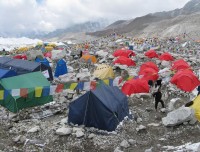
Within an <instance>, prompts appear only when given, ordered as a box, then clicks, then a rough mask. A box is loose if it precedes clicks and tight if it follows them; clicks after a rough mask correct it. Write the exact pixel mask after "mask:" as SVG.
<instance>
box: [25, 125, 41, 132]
mask: <svg viewBox="0 0 200 152" xmlns="http://www.w3.org/2000/svg"><path fill="white" fill-rule="evenodd" d="M39 130H40V127H39V126H35V127H33V128H31V129H29V130H28V133H34V132H37V131H39Z"/></svg>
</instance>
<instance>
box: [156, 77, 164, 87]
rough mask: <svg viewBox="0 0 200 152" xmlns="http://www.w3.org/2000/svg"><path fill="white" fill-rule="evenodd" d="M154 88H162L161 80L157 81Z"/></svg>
mask: <svg viewBox="0 0 200 152" xmlns="http://www.w3.org/2000/svg"><path fill="white" fill-rule="evenodd" d="M155 86H156V88H157V87H158V88H161V86H162V79H159V80H157V81H156V84H155Z"/></svg>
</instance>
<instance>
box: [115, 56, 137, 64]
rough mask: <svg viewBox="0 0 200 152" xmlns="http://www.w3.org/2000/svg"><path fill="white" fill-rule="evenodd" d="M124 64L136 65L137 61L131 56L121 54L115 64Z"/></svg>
mask: <svg viewBox="0 0 200 152" xmlns="http://www.w3.org/2000/svg"><path fill="white" fill-rule="evenodd" d="M117 63H118V64H122V65H127V66H136V64H135V62H134V61H133V60H132V59H130V58H126V57H123V56H120V57H119V58H118V59H116V60H115V61H114V62H113V64H117Z"/></svg>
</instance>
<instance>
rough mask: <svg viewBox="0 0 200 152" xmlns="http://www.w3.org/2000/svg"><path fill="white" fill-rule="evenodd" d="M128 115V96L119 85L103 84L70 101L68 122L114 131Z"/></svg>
mask: <svg viewBox="0 0 200 152" xmlns="http://www.w3.org/2000/svg"><path fill="white" fill-rule="evenodd" d="M126 116H129V109H128V101H127V97H126V96H125V95H124V94H123V93H122V92H121V90H119V88H117V87H111V86H106V85H102V86H100V87H98V88H97V89H96V90H93V91H89V92H87V93H86V94H84V95H82V96H81V97H80V98H78V99H76V100H75V101H74V102H72V103H70V105H69V115H68V123H73V124H78V125H85V126H86V127H95V128H98V129H101V130H107V131H113V130H115V129H116V127H117V125H118V124H119V122H120V121H122V120H123V119H124V117H126Z"/></svg>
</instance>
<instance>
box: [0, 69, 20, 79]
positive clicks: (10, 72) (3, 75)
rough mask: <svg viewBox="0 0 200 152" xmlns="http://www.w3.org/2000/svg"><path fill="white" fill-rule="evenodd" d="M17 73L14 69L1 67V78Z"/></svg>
mask: <svg viewBox="0 0 200 152" xmlns="http://www.w3.org/2000/svg"><path fill="white" fill-rule="evenodd" d="M16 75H17V73H16V72H15V71H13V70H5V69H0V79H2V78H8V77H13V76H16Z"/></svg>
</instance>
